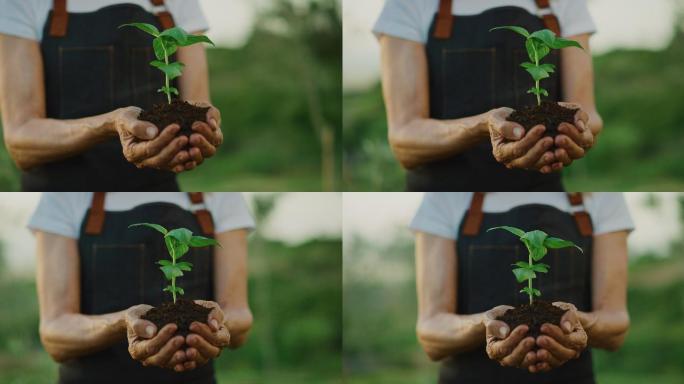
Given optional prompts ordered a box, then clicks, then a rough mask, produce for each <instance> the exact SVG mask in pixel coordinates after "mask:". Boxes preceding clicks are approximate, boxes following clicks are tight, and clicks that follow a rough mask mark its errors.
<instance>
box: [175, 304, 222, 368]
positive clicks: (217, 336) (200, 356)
mask: <svg viewBox="0 0 684 384" xmlns="http://www.w3.org/2000/svg"><path fill="white" fill-rule="evenodd" d="M195 303H197V304H199V305H201V306H203V307H207V308H211V309H212V310H211V312H209V315H208V316H207V323H200V322H197V321H195V322H193V323H192V324H190V332H191V333H190V334H188V336H186V338H185V342H186V344H187V345H188V346H189V348H188V349H186V350H185V354H186V356H187V358H188V361H186V362H185V363H184V366H185V367H186V368H187V369H193V368H195V367H198V366H200V365H203V364H206V363H207V362H208V361H209V360H211V359H214V358H217V357H218V356H219V355H220V354H221V350H223V348H226V347H227V346H228V345H229V344H230V333H229V332H228V328H227V327H226V325H225V319H224V314H223V310H222V309H221V307H220V306H219V305H218V303H216V302H213V301H204V300H195Z"/></svg>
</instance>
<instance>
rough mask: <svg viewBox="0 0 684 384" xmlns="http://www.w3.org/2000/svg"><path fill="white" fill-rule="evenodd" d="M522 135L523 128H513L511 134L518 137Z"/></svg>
mask: <svg viewBox="0 0 684 384" xmlns="http://www.w3.org/2000/svg"><path fill="white" fill-rule="evenodd" d="M522 135H523V129H522V128H520V127H515V128H513V136H515V137H516V138H518V139H519V138H521V137H522Z"/></svg>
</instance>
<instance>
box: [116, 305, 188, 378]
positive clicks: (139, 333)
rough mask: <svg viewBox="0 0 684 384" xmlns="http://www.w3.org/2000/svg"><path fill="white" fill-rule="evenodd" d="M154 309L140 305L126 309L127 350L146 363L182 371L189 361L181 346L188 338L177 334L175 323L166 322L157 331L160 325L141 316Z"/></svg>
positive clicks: (146, 364) (132, 355)
mask: <svg viewBox="0 0 684 384" xmlns="http://www.w3.org/2000/svg"><path fill="white" fill-rule="evenodd" d="M151 308H152V307H151V306H149V305H146V304H140V305H136V306H133V307H131V308H129V309H128V310H127V311H126V314H125V321H126V336H127V338H128V353H130V355H131V357H132V358H133V359H134V360H138V361H140V362H142V364H143V365H144V366H156V367H161V368H167V369H174V370H176V371H179V369H181V370H182V368H183V366H184V365H183V364H184V363H185V362H186V360H187V357H186V354H185V351H183V349H182V347H183V344H184V343H185V339H184V338H183V336H174V334H175V333H176V330H177V329H178V327H177V326H176V325H175V324H166V325H165V326H164V327H162V329H161V330H160V331H159V333H157V327H156V326H155V325H154V324H153V323H152V322H150V321H147V320H143V319H141V318H140V316H142V315H143V314H144V313H146V312H147V311H148V310H150V309H151Z"/></svg>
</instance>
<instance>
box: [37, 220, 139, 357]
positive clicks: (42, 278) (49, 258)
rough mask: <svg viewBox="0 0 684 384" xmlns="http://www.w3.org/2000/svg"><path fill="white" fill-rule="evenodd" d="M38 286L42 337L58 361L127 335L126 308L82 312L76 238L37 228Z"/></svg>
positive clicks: (46, 346)
mask: <svg viewBox="0 0 684 384" xmlns="http://www.w3.org/2000/svg"><path fill="white" fill-rule="evenodd" d="M36 239H37V243H38V244H37V267H36V270H37V278H36V282H37V286H38V301H39V304H40V339H41V341H42V343H43V345H44V346H45V349H46V350H47V352H48V353H49V354H50V356H52V358H53V359H55V360H56V361H58V362H62V361H66V360H69V359H73V358H76V357H79V356H83V355H88V354H91V353H93V352H97V351H99V350H102V349H105V348H107V347H108V346H110V345H112V344H114V343H116V342H117V341H121V340H123V339H125V338H126V322H125V320H124V312H123V311H122V312H116V313H109V314H104V315H83V314H81V313H80V290H81V287H80V284H79V282H80V274H79V259H78V246H77V244H76V240H74V239H70V238H67V237H64V236H59V235H54V234H50V233H45V232H37V233H36Z"/></svg>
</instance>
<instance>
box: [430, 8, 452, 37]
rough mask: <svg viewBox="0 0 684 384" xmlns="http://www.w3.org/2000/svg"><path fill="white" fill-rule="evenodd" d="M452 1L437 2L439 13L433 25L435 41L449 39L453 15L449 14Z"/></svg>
mask: <svg viewBox="0 0 684 384" xmlns="http://www.w3.org/2000/svg"><path fill="white" fill-rule="evenodd" d="M451 3H452V0H440V1H439V13H438V14H437V22H436V24H435V32H434V36H435V38H436V39H449V38H451V31H452V30H453V25H454V15H453V14H452V13H451Z"/></svg>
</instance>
